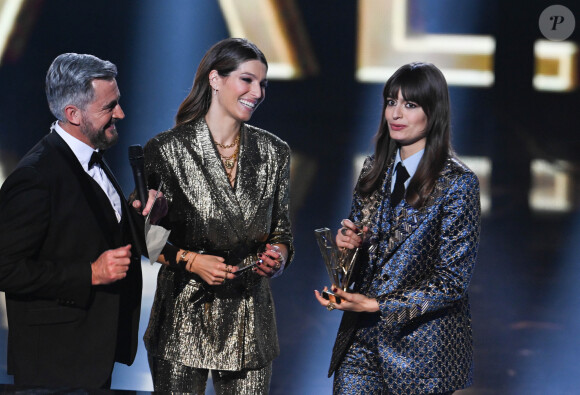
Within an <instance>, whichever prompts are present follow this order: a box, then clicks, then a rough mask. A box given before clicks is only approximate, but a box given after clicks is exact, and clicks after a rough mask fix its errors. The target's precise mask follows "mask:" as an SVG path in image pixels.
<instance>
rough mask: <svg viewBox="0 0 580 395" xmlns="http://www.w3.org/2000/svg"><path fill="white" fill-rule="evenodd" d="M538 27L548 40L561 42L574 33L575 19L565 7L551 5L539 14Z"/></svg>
mask: <svg viewBox="0 0 580 395" xmlns="http://www.w3.org/2000/svg"><path fill="white" fill-rule="evenodd" d="M538 25H539V26H540V31H541V32H542V34H543V35H544V37H546V38H547V39H548V40H552V41H563V40H565V39H567V38H568V37H570V35H572V33H573V32H574V28H575V26H576V19H575V18H574V14H572V11H570V10H569V9H568V8H567V7H564V6H563V5H551V6H549V7H548V8H546V9H545V10H544V11H542V13H541V14H540V20H539V21H538Z"/></svg>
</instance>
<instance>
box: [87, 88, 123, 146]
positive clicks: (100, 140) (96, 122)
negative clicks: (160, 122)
mask: <svg viewBox="0 0 580 395" xmlns="http://www.w3.org/2000/svg"><path fill="white" fill-rule="evenodd" d="M92 85H93V89H94V99H93V101H92V102H90V103H89V104H87V106H86V108H84V109H82V110H80V113H81V119H80V123H79V127H80V130H81V132H82V134H83V135H84V136H85V137H86V138H87V139H88V143H89V145H91V146H92V147H93V148H98V149H102V150H104V149H107V148H109V147H111V146H112V145H114V144H115V143H116V142H117V139H118V137H119V135H118V133H117V128H116V127H115V123H116V122H117V121H118V120H120V119H123V118H125V113H124V112H123V109H122V108H121V106H120V105H119V98H120V93H119V88H118V87H117V82H116V81H115V80H114V79H113V80H102V79H96V80H93V81H92Z"/></svg>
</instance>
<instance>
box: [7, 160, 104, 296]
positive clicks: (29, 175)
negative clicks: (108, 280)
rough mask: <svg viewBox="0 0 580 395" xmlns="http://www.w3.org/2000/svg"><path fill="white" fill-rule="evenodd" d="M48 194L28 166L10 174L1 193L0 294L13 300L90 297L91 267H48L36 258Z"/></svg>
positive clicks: (44, 226)
mask: <svg viewBox="0 0 580 395" xmlns="http://www.w3.org/2000/svg"><path fill="white" fill-rule="evenodd" d="M51 204H52V203H51V193H50V185H49V182H47V181H44V180H43V178H42V177H41V176H40V175H39V173H38V171H37V170H36V169H35V168H33V167H21V168H18V169H17V170H15V171H14V172H13V173H12V174H11V175H10V176H9V177H8V178H7V180H6V181H5V182H4V185H3V186H2V190H1V192H0V290H1V291H4V292H7V293H10V294H13V295H26V296H32V297H35V298H46V299H56V300H63V301H64V300H66V301H69V303H70V301H73V302H75V303H76V304H77V305H80V306H84V305H86V304H87V303H88V301H89V298H90V294H91V276H92V273H91V265H90V262H82V263H81V262H79V264H75V263H71V262H66V263H65V262H53V261H50V260H46V259H42V258H40V257H39V255H40V251H41V249H42V247H43V244H44V240H45V236H46V234H47V233H48V232H49V231H50V229H49V228H50V227H51V221H52V220H54V219H53V218H51Z"/></svg>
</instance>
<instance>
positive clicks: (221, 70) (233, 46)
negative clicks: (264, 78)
mask: <svg viewBox="0 0 580 395" xmlns="http://www.w3.org/2000/svg"><path fill="white" fill-rule="evenodd" d="M248 60H259V61H260V62H262V63H263V64H264V65H265V66H266V70H267V69H268V62H267V61H266V57H265V56H264V54H263V53H262V51H260V49H259V48H258V47H257V46H256V45H255V44H253V43H252V42H250V41H249V40H247V39H245V38H226V39H225V40H221V41H219V42H218V43H216V44H214V45H213V46H212V47H211V48H210V49H209V50H208V51H207V52H206V53H205V55H204V57H203V59H202V60H201V62H200V63H199V66H198V68H197V72H196V73H195V78H194V80H193V86H192V87H191V90H190V91H189V94H188V95H187V97H186V98H185V99H184V100H183V102H182V103H181V105H180V106H179V110H177V115H175V126H179V125H182V124H184V123H187V122H190V121H194V120H197V119H199V118H201V117H203V116H205V114H207V112H208V110H209V106H210V104H211V98H212V94H211V86H210V84H209V73H210V72H211V71H212V70H216V71H217V72H218V74H219V75H220V76H222V77H226V76H228V75H230V73H231V72H232V71H234V70H236V69H237V68H238V67H239V66H240V64H242V63H244V62H246V61H248Z"/></svg>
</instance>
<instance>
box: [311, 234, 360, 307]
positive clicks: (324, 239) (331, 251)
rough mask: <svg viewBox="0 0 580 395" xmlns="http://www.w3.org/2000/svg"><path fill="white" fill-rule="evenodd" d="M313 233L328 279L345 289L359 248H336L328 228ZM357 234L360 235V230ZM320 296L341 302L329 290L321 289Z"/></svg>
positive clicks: (348, 283)
mask: <svg viewBox="0 0 580 395" xmlns="http://www.w3.org/2000/svg"><path fill="white" fill-rule="evenodd" d="M357 228H358V229H361V228H362V226H360V227H359V226H357ZM314 235H315V236H316V241H317V242H318V247H319V248H320V253H321V254H322V258H323V259H324V264H325V266H326V271H327V272H328V276H329V277H330V281H331V282H332V284H333V285H335V286H337V287H339V288H341V289H342V290H343V291H346V290H347V289H348V287H349V286H350V277H351V275H352V272H353V269H354V266H355V265H354V264H355V262H356V258H357V255H358V252H359V248H354V249H347V248H338V247H337V246H336V243H335V242H334V237H333V235H332V232H331V231H330V229H328V228H320V229H316V230H315V231H314ZM358 235H359V236H362V235H363V233H362V231H361V232H360V233H359V234H358ZM322 296H323V297H324V298H325V299H328V300H330V301H331V302H334V303H340V302H341V300H340V298H339V297H338V296H336V295H335V294H334V293H333V292H330V291H323V292H322Z"/></svg>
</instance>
